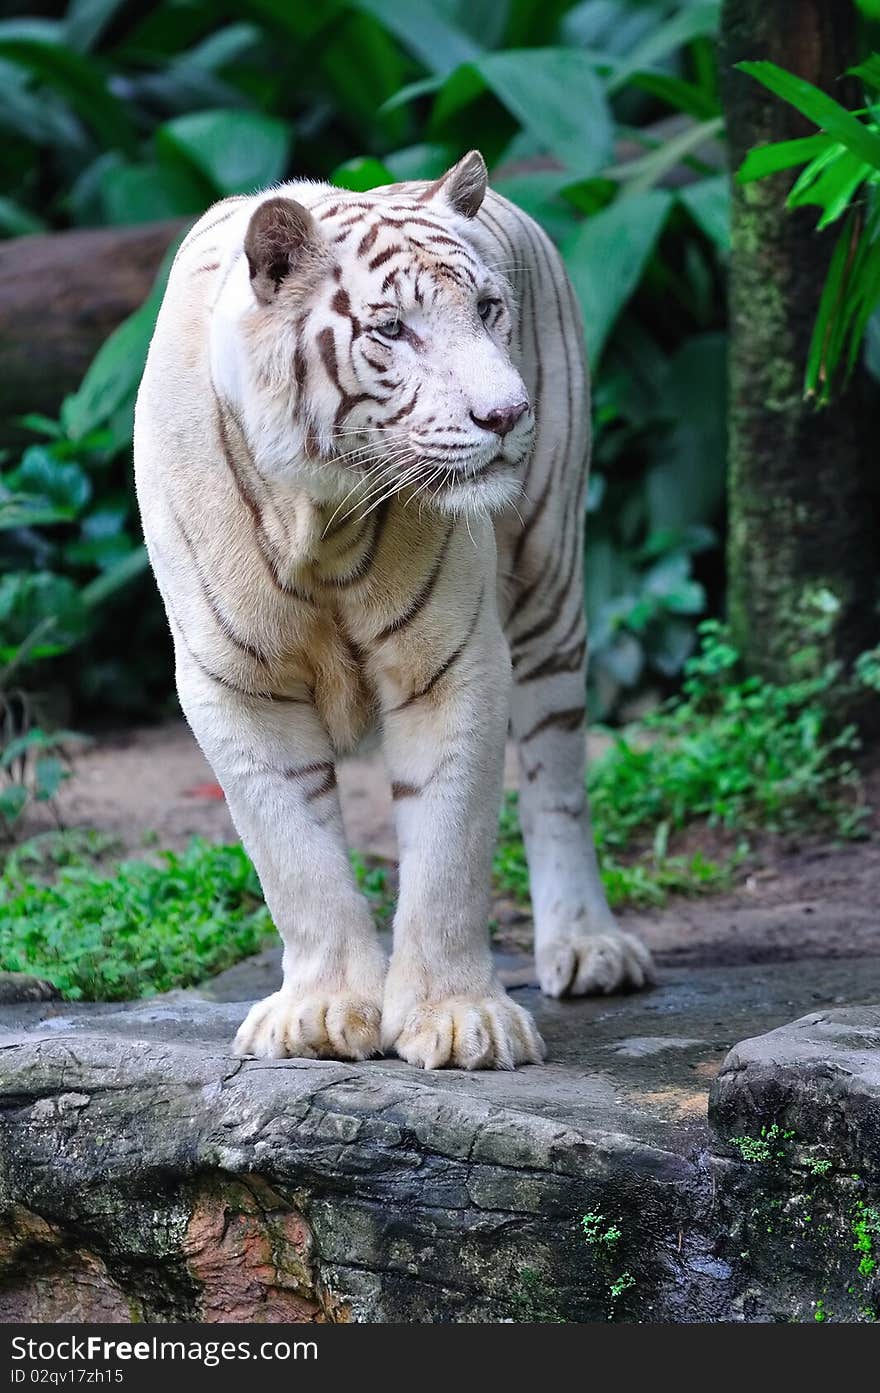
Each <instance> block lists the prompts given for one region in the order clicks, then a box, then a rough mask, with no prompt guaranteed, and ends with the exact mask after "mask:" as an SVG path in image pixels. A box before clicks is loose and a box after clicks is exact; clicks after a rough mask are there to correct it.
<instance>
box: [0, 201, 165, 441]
mask: <svg viewBox="0 0 880 1393" xmlns="http://www.w3.org/2000/svg"><path fill="white" fill-rule="evenodd" d="M190 221H191V219H186V220H182V221H177V220H175V221H172V222H157V223H147V224H145V225H144V226H141V227H112V228H109V227H108V228H98V229H95V230H89V231H82V232H79V231H77V232H55V233H48V234H47V235H46V236H38V237H16V238H13V239H12V240H11V241H8V242H0V431H2V438H3V439H4V440H5V441H9V440H10V439H13V438H15V430H14V424H13V421H12V418H13V417H15V416H21V415H23V414H24V413H25V412H29V411H39V412H43V413H45V414H49V415H52V414H54V413H55V412H57V410H58V407H59V405H60V403H61V400H62V398H63V397H64V396H65V395H66V394H67V393H68V392H71V391H73V390H74V388H76V387H78V386H79V383H80V381H81V379H82V376H83V374H84V373H85V370H86V368H87V367H88V366H89V363H90V362H91V361H92V358H93V357H94V356H95V354H96V352H97V351H98V349H99V348H100V347H101V344H102V343H103V342H104V340H105V339H106V337H107V335H108V334H110V333H112V331H113V330H114V329H115V328H116V326H117V325H118V324H120V323H121V322H122V320H123V319H125V318H126V316H127V315H129V314H131V313H132V311H133V310H136V309H137V307H138V306H139V305H140V304H142V303H143V301H144V300H145V299H146V297H147V295H148V294H149V291H150V287H151V286H152V284H153V279H154V277H155V275H156V272H157V270H158V269H159V265H160V263H161V261H162V257H163V256H164V255H165V252H166V250H167V249H168V247H169V246H170V244H171V242H172V241H173V240H174V238H175V237H176V236H177V235H178V234H179V233H180V232H181V231H182V230H183V228H184V227H186V226H187V223H188V222H190Z"/></svg>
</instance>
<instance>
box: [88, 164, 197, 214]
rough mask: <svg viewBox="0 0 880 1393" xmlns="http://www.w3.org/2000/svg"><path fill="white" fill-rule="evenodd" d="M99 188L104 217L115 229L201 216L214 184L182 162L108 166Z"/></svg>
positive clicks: (101, 177)
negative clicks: (197, 214) (192, 215)
mask: <svg viewBox="0 0 880 1393" xmlns="http://www.w3.org/2000/svg"><path fill="white" fill-rule="evenodd" d="M99 185H100V191H101V205H102V208H103V214H104V218H105V220H106V221H107V222H108V223H110V224H111V225H112V226H115V227H123V226H131V225H133V224H135V223H142V222H159V221H161V220H162V219H164V218H184V217H187V216H188V215H190V214H195V213H201V212H203V211H204V209H205V208H207V207H208V206H209V205H210V204H211V203H212V202H213V201H214V199H215V197H216V190H215V189H214V187H213V185H212V184H210V183H208V182H207V181H206V180H205V179H203V178H202V177H201V175H200V174H199V173H198V171H197V170H196V169H194V168H193V166H192V165H190V164H188V163H184V162H183V161H182V160H181V161H179V162H178V163H176V164H164V165H159V164H153V163H148V164H131V165H116V164H113V165H108V166H107V167H106V168H105V169H104V170H102V172H101V175H100V179H99Z"/></svg>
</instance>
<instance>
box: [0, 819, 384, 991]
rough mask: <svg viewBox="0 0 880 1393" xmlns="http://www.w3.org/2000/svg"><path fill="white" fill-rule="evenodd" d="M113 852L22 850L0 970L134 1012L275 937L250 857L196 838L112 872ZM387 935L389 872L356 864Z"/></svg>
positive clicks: (8, 885)
mask: <svg viewBox="0 0 880 1393" xmlns="http://www.w3.org/2000/svg"><path fill="white" fill-rule="evenodd" d="M112 850H113V844H112V841H111V840H110V839H108V838H106V837H102V836H100V835H99V834H96V833H91V834H73V833H59V834H56V835H54V836H51V837H45V836H43V837H38V838H34V839H33V841H31V842H25V843H23V844H22V845H21V846H20V847H18V848H17V849H16V850H14V851H13V852H11V853H10V855H9V856H8V857H7V860H6V865H5V868H4V870H3V873H2V874H0V965H2V968H3V970H5V971H9V972H31V973H35V974H36V975H37V976H40V977H45V978H47V979H48V980H49V981H51V982H54V983H55V985H56V986H57V987H58V988H59V990H60V991H61V992H62V993H63V995H64V996H65V997H66V998H68V1000H71V1001H78V1000H87V1001H128V1000H131V999H133V998H136V997H144V996H152V995H154V994H155V993H156V992H164V991H170V990H171V989H172V988H174V987H188V986H192V985H193V984H195V983H197V982H201V981H203V980H204V979H205V978H206V977H211V976H213V975H214V974H215V973H217V972H221V971H222V970H223V969H224V968H226V967H230V966H231V965H232V964H233V963H236V962H238V961H239V960H240V959H241V958H244V957H247V956H248V954H250V953H255V952H257V950H258V949H259V948H261V947H262V946H263V943H264V941H265V940H266V938H267V936H270V935H272V936H273V939H274V934H273V930H272V924H271V920H270V918H269V911H268V910H267V909H266V907H265V905H264V903H263V895H262V891H261V889H260V883H259V880H258V879H257V874H256V872H255V870H254V868H253V866H252V865H251V863H250V861H249V859H248V856H247V853H246V852H245V850H244V848H243V847H241V846H239V845H235V846H215V845H212V844H210V843H208V842H205V841H202V840H200V839H198V838H194V839H193V841H192V842H191V843H190V845H189V846H188V847H187V849H186V850H185V851H184V852H182V853H180V854H178V853H176V852H172V851H164V852H161V853H159V856H158V860H157V861H151V862H148V861H123V862H122V863H121V864H115V863H113V862H112V861H111V862H109V863H107V856H108V853H110V852H112ZM352 864H353V868H354V872H355V879H356V880H357V882H358V884H359V886H360V888H361V889H362V890H363V892H364V894H365V895H366V897H367V899H368V901H369V903H370V905H371V907H372V909H373V911H374V914H375V916H376V919H377V922H378V923H379V925H380V926H385V925H386V924H387V922H388V920H389V919H390V916H391V913H392V910H393V898H392V889H391V886H390V884H389V876H388V870H387V868H386V867H385V866H383V865H381V864H379V863H376V862H374V861H367V860H365V859H364V858H363V857H361V856H358V855H356V854H354V855H353V856H352Z"/></svg>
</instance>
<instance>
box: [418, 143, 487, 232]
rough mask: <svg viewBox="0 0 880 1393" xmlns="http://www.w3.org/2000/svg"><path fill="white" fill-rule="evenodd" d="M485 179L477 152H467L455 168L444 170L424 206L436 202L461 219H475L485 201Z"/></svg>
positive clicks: (485, 173) (485, 170) (431, 188)
mask: <svg viewBox="0 0 880 1393" xmlns="http://www.w3.org/2000/svg"><path fill="white" fill-rule="evenodd" d="M488 178H489V175H488V171H487V169H486V161H485V160H484V159H483V156H482V155H481V154H480V152H479V150H469V151H468V153H467V154H466V155H462V157H461V159H460V160H459V162H458V164H454V165H453V166H452V168H451V169H447V171H446V173H445V174H441V176H440V178H439V179H437V180H435V182H434V183H433V184H431V186H430V188H429V190H428V192H427V193H426V194H425V202H426V203H427V202H429V201H431V200H433V199H439V200H440V201H441V202H443V203H446V204H447V205H448V206H449V207H450V208H451V209H452V211H453V212H454V213H459V214H460V215H461V217H463V218H475V217H476V216H477V213H479V211H480V207H481V206H482V202H483V199H484V198H485V197H486V183H487V181H488Z"/></svg>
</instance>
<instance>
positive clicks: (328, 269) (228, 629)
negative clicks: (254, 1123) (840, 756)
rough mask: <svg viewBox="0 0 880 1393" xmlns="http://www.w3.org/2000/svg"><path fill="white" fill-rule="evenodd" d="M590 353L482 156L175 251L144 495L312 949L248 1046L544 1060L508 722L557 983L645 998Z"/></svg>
mask: <svg viewBox="0 0 880 1393" xmlns="http://www.w3.org/2000/svg"><path fill="white" fill-rule="evenodd" d="M582 343H583V338H582V329H581V323H580V319H579V314H578V310H577V308H576V305H575V301H574V298H573V295H572V291H571V287H570V285H569V282H568V279H567V277H566V274H565V271H564V269H563V266H562V264H561V262H560V259H559V257H558V255H557V253H556V252H555V250H554V248H553V246H552V244H551V243H550V242H549V241H548V239H547V238H546V237H545V235H544V234H543V232H542V231H541V230H540V229H539V228H538V227H537V226H536V224H535V223H534V222H532V220H531V219H530V218H528V217H527V216H525V215H524V214H523V213H522V212H521V211H520V210H519V209H517V208H516V207H514V206H513V205H512V204H511V203H509V202H507V201H506V200H505V199H503V198H500V197H499V196H497V195H496V194H493V193H488V194H487V192H486V166H485V164H484V162H483V159H482V156H481V155H480V154H479V153H478V152H476V151H472V152H471V153H470V154H468V155H466V156H465V157H464V158H463V159H462V160H461V161H459V163H458V164H456V165H455V166H454V167H453V168H452V169H451V170H449V171H448V173H447V174H446V175H444V176H443V177H442V178H441V179H439V180H437V181H436V182H435V183H433V184H414V183H408V184H399V185H395V186H391V187H389V188H385V189H376V190H373V191H371V192H370V193H366V194H353V193H349V192H345V191H341V190H339V189H337V188H333V187H330V186H329V185H325V184H316V183H310V182H295V183H289V184H285V185H283V186H281V187H279V188H276V189H273V190H270V191H268V192H266V193H262V194H258V195H256V196H254V197H242V198H236V199H227V200H225V201H224V202H222V203H220V204H217V205H216V206H215V207H214V208H212V209H211V210H210V211H209V212H208V213H206V214H205V216H204V217H203V218H202V219H201V221H200V222H199V223H197V224H196V226H195V227H194V229H193V230H192V231H191V232H190V233H189V235H188V236H187V238H186V239H185V241H184V242H183V244H182V246H181V248H180V251H179V253H178V255H177V259H176V261H175V264H174V267H173V269H172V272H171V276H170V279H169V282H168V288H167V291H166V294H165V299H164V303H163V305H162V309H161V312H160V314H159V319H158V323H157V326H156V331H155V335H154V338H153V342H152V345H151V348H150V353H149V358H148V362H147V366H146V371H145V373H144V378H143V383H142V385H141V389H140V394H139V397H138V403H137V413H136V428H135V461H136V475H137V489H138V498H139V501H140V507H141V512H142V516H143V524H144V532H145V535H146V539H147V544H148V547H149V553H150V558H151V562H152V565H153V569H154V571H155V574H156V578H157V581H158V584H159V588H160V590H161V592H162V596H163V599H164V602H165V606H166V609H167V613H168V619H169V623H170V627H171V632H172V635H173V639H174V648H175V656H176V672H177V685H178V691H179V695H180V700H181V704H182V706H183V710H184V712H185V713H186V716H187V718H188V720H189V722H190V725H191V726H192V729H193V731H194V733H195V735H196V738H197V739H198V741H199V743H200V744H201V746H202V748H203V750H204V752H205V754H206V756H207V758H208V759H209V761H210V762H211V764H212V765H213V768H214V770H215V772H216V774H217V777H218V779H219V781H220V783H221V784H222V786H223V789H224V790H225V793H226V797H227V800H228V803H229V808H230V811H231V813H232V816H233V819H234V821H235V824H236V827H237V828H238V831H239V833H240V835H241V837H242V840H243V842H244V844H245V846H246V848H247V850H248V851H249V853H250V855H251V857H252V858H253V861H254V864H255V866H256V869H257V871H258V873H259V876H260V880H261V882H262V885H263V890H264V892H265V896H266V901H267V903H268V906H269V909H270V911H271V913H272V916H273V918H274V921H275V924H276V925H277V927H278V930H279V932H280V934H281V937H282V939H283V941H284V984H283V986H282V988H281V990H280V991H278V992H276V993H275V994H274V995H272V996H270V997H268V998H267V999H266V1000H265V1001H262V1002H260V1003H258V1004H257V1005H255V1006H254V1007H253V1009H252V1010H251V1011H250V1013H249V1014H248V1016H247V1018H246V1020H245V1021H244V1023H243V1025H242V1026H241V1029H240V1030H239V1032H238V1035H237V1037H236V1049H237V1051H238V1052H239V1053H240V1054H249V1055H260V1056H284V1055H299V1056H306V1057H315V1056H319V1057H335V1058H343V1059H364V1058H366V1057H368V1056H370V1055H372V1054H375V1053H377V1052H378V1051H379V1050H380V1049H385V1050H394V1051H396V1052H397V1054H398V1055H400V1056H402V1058H403V1059H405V1060H408V1061H409V1062H410V1063H412V1064H417V1065H422V1066H424V1067H425V1068H428V1069H433V1068H437V1067H440V1066H443V1065H452V1066H457V1067H462V1068H467V1069H478V1068H502V1069H509V1068H513V1067H515V1066H516V1065H517V1064H519V1063H522V1062H527V1061H532V1062H536V1061H539V1060H540V1059H541V1058H542V1057H543V1045H542V1042H541V1039H540V1036H539V1035H538V1032H537V1030H536V1028H535V1025H534V1022H533V1020H532V1018H531V1016H530V1014H529V1013H528V1012H527V1011H526V1010H524V1009H523V1008H522V1007H521V1006H519V1005H517V1004H515V1003H514V1002H513V1001H512V1000H511V999H510V998H508V996H507V995H506V993H505V991H504V989H503V987H502V985H501V984H500V983H499V981H498V978H497V976H496V974H495V972H494V970H493V966H492V960H491V956H490V952H489V943H488V935H487V918H488V913H489V908H490V868H491V861H492V854H493V847H494V843H495V837H496V829H497V817H498V808H499V801H500V795H501V781H502V761H503V752H504V744H505V736H506V733H507V729H508V721H510V723H511V725H512V731H513V735H514V738H515V739H516V741H517V743H518V748H519V764H520V773H521V779H520V784H521V788H520V814H521V819H522V826H523V831H524V834H525V841H526V847H527V852H528V859H529V867H530V872H531V888H532V900H533V905H534V921H535V948H536V961H537V970H538V977H539V980H540V983H541V987H542V988H543V990H544V991H545V992H547V993H549V994H550V995H551V996H563V995H566V994H573V995H581V994H583V993H587V992H610V991H614V990H616V989H617V988H620V987H624V986H631V987H640V986H642V985H643V984H644V983H645V982H646V981H647V980H648V979H649V977H650V974H651V961H650V957H649V955H648V952H647V950H646V949H645V948H644V947H643V945H642V944H641V943H639V942H638V941H637V940H636V939H634V938H633V937H631V936H630V935H627V934H624V933H621V932H620V931H619V929H618V927H617V925H616V924H615V922H614V919H613V917H612V915H611V912H610V910H609V908H608V905H607V903H606V900H605V896H604V893H603V890H602V887H601V883H600V880H599V874H598V870H597V865H596V857H595V852H594V849H593V843H592V836H591V832H590V825H589V814H588V809H587V803H586V797H585V793H584V678H585V664H586V630H585V621H584V613H583V588H582V556H583V516H584V506H583V505H584V490H585V485H586V470H587V459H588V431H589V425H588V413H589V406H588V391H587V386H586V373H585V364H584V358H583V348H582ZM511 659H512V670H513V680H512V682H511ZM374 724H378V725H379V726H380V728H381V736H382V742H383V747H384V754H385V760H386V763H387V767H388V773H389V777H390V779H391V787H392V792H393V796H394V807H395V816H396V826H397V833H398V839H399V846H400V894H399V900H398V905H397V912H396V915H395V919H394V947H393V952H392V954H391V958H390V962H386V959H385V955H384V953H383V951H382V949H381V947H380V945H379V942H378V940H377V937H376V934H375V931H374V927H373V924H372V921H371V916H370V912H369V909H368V907H367V905H366V903H365V901H364V899H363V897H362V896H361V894H360V893H359V891H358V889H357V887H356V884H355V882H354V879H353V876H352V872H351V869H350V866H349V862H348V857H347V852H346V845H345V839H344V832H343V824H342V814H341V810H340V803H339V797H338V793H337V788H336V771H335V764H334V761H335V758H336V755H337V754H338V753H339V752H341V751H344V750H347V749H350V748H351V747H352V746H353V745H354V744H355V743H356V741H357V740H358V739H359V738H360V736H361V735H362V734H363V733H364V731H365V730H366V729H367V728H368V727H370V726H371V725H374Z"/></svg>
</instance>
